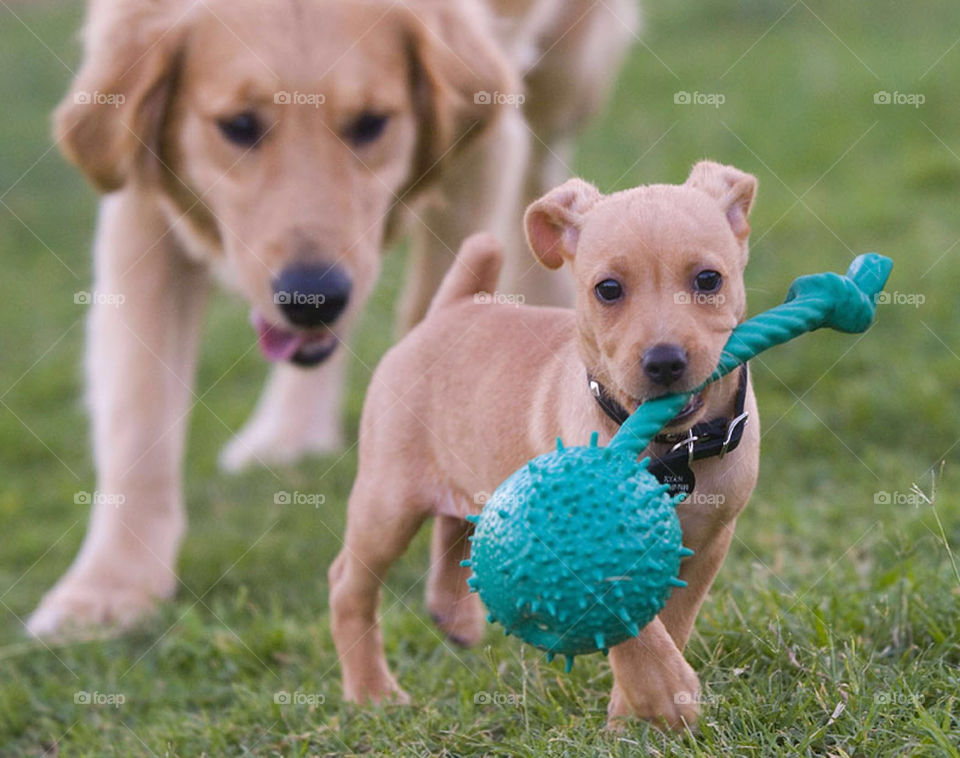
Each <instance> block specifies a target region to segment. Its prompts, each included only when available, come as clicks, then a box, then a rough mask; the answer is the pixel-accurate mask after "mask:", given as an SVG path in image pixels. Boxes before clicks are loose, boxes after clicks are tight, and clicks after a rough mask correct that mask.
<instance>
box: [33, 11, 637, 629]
mask: <svg viewBox="0 0 960 758" xmlns="http://www.w3.org/2000/svg"><path fill="white" fill-rule="evenodd" d="M634 16H635V9H634V7H633V0H608V2H605V3H596V2H594V1H593V0H518V1H516V2H513V1H511V2H507V1H506V0H499V1H497V2H494V1H492V0H491V2H487V3H483V2H479V0H477V1H475V0H408V1H407V2H399V1H397V0H394V1H391V0H283V1H282V2H279V1H278V2H262V1H260V0H92V1H91V4H90V7H89V10H88V17H87V22H86V26H85V32H84V48H85V57H84V61H83V65H82V68H81V70H80V72H79V74H78V75H77V77H76V80H75V81H74V83H73V87H72V89H71V91H70V93H69V94H68V95H67V97H66V99H65V100H64V102H63V103H62V104H61V105H60V107H59V109H58V110H57V112H56V116H55V132H56V137H57V140H58V142H59V144H60V146H61V148H62V149H63V151H64V152H65V154H66V155H67V156H68V157H69V158H70V159H71V160H72V161H73V162H74V163H76V164H77V165H78V166H79V167H80V168H81V169H82V170H83V172H84V173H85V174H86V176H87V177H88V178H89V179H90V181H91V182H92V183H93V184H94V185H95V186H96V187H97V189H98V190H100V191H101V192H102V193H103V199H102V202H101V207H100V217H99V223H98V228H97V233H96V239H95V243H94V260H95V264H94V269H95V282H94V290H95V292H96V294H97V296H98V297H94V298H93V305H92V308H91V312H90V316H89V333H88V347H87V360H86V366H87V385H88V399H89V406H90V409H91V415H92V419H93V441H94V454H95V459H96V468H97V487H96V489H97V492H98V494H101V493H108V494H109V493H122V494H123V496H124V503H123V505H122V506H120V507H116V505H115V501H116V498H109V497H105V498H96V499H95V500H94V503H93V510H92V515H91V521H90V525H89V529H88V533H87V537H86V540H85V541H84V543H83V546H82V548H81V551H80V554H79V555H78V557H77V558H76V560H75V561H74V563H73V564H72V566H71V567H70V569H69V570H68V572H67V573H66V575H65V576H64V577H63V578H62V579H61V580H60V582H59V583H58V584H57V585H56V586H55V587H54V588H53V589H52V590H51V591H50V592H49V593H48V594H47V595H46V596H45V598H44V599H43V602H42V603H41V605H40V607H39V608H38V609H37V611H36V612H35V613H34V614H33V616H32V617H31V619H30V621H29V624H28V628H29V630H30V631H31V632H32V633H34V634H38V635H44V634H52V633H55V632H57V631H59V630H61V629H64V628H66V627H76V626H90V625H101V624H120V625H124V624H128V623H130V622H132V621H133V620H135V619H137V618H138V617H140V616H141V615H142V614H143V613H144V612H145V611H146V610H148V609H149V608H150V607H151V606H152V604H153V603H154V601H155V600H156V599H157V598H163V597H166V596H169V595H170V594H171V593H172V592H173V591H174V589H175V587H176V583H177V579H176V573H175V568H174V567H175V564H176V558H177V551H178V547H179V543H180V541H181V538H182V536H183V533H184V527H185V522H186V518H185V513H184V506H183V497H182V486H181V478H182V458H183V451H184V433H185V428H186V420H187V417H188V415H189V411H190V409H191V407H192V406H193V405H194V404H195V403H196V402H199V400H197V399H196V398H195V396H194V393H193V389H192V386H193V373H194V367H195V363H196V354H197V350H198V336H199V331H200V325H201V320H202V316H203V311H204V298H205V293H206V291H207V289H208V284H209V281H210V280H211V278H216V279H218V280H219V281H221V282H222V283H224V284H225V285H226V286H227V287H229V288H230V289H231V290H233V291H235V292H236V293H238V294H239V295H240V296H241V297H242V298H243V299H244V300H245V301H246V302H247V303H248V304H249V306H250V308H251V320H252V323H253V326H254V328H255V330H256V337H257V343H258V345H259V347H260V349H261V351H262V352H263V353H264V355H265V356H266V357H267V358H268V359H270V360H273V361H274V362H275V363H276V365H275V367H274V369H273V375H272V377H271V379H270V381H269V384H268V387H267V389H266V391H265V393H264V395H263V397H262V398H261V400H260V402H259V404H258V407H257V409H256V411H255V412H254V415H253V417H252V419H251V420H250V421H249V423H248V424H247V425H246V426H245V427H244V429H243V430H242V431H241V432H240V433H239V434H237V435H236V437H235V438H234V439H233V440H232V441H231V443H230V444H229V445H228V446H227V447H226V449H225V451H224V453H223V456H222V464H223V466H224V467H225V468H227V469H231V470H236V469H239V468H242V467H243V466H245V465H247V464H249V463H251V462H255V461H259V462H267V463H286V462H290V461H293V460H295V459H296V458H297V457H299V456H301V455H303V454H304V453H317V452H329V451H332V450H335V449H337V448H338V447H340V446H341V428H340V396H341V384H342V382H343V373H344V363H345V361H344V358H345V353H346V350H347V346H346V343H347V341H348V339H349V334H350V329H351V326H352V325H353V324H354V323H355V322H356V316H357V314H358V312H359V311H360V310H361V308H362V307H363V304H364V302H365V301H366V299H367V297H368V296H369V294H370V292H371V290H372V288H373V286H374V284H375V282H376V281H377V276H378V273H379V270H380V262H381V256H382V253H383V250H384V248H385V246H386V245H387V244H388V242H389V240H390V239H391V238H392V237H393V236H394V235H395V234H396V233H397V232H398V231H402V230H405V231H407V232H409V234H410V235H411V237H412V242H413V244H412V250H411V253H410V267H409V280H408V283H407V287H406V291H405V294H404V296H403V299H402V304H401V315H400V318H399V322H400V323H401V324H402V325H407V326H409V325H411V324H413V323H415V322H416V321H417V320H418V319H419V318H420V317H421V316H422V315H423V313H424V312H425V310H426V308H427V305H428V303H429V300H430V297H431V296H432V294H433V292H434V290H435V289H436V286H437V285H438V283H439V281H440V279H441V278H442V276H443V274H444V272H445V271H446V269H447V267H448V266H449V264H450V262H451V260H452V259H453V251H455V250H456V249H457V247H458V246H459V244H460V242H461V241H462V240H463V238H464V237H465V236H466V235H467V234H468V233H470V232H472V231H474V230H477V229H484V228H486V229H490V230H491V231H493V232H495V233H497V234H498V235H499V236H500V237H501V238H502V239H507V240H513V242H512V243H510V244H511V249H512V250H515V251H517V253H518V254H517V255H515V256H510V257H509V259H508V262H507V282H508V284H507V285H506V286H508V287H509V288H511V289H514V290H517V291H523V292H525V293H526V294H527V296H528V297H530V298H531V299H532V300H541V301H542V300H547V301H549V300H553V301H559V300H562V299H563V298H564V292H563V291H562V288H559V289H558V285H557V284H556V282H554V281H551V279H550V278H549V277H543V276H541V275H540V274H539V273H537V272H534V271H532V270H531V269H532V268H534V267H531V266H528V265H527V263H526V262H525V260H524V256H521V255H520V254H519V251H520V249H521V247H522V245H521V242H520V239H519V234H520V230H521V224H520V218H519V212H520V209H522V208H523V205H524V203H525V200H526V199H527V198H529V197H534V196H536V195H538V194H539V193H540V192H541V191H542V189H543V187H544V186H549V185H552V184H553V183H554V182H555V181H556V180H557V179H558V178H560V177H562V176H563V175H564V173H565V168H564V164H565V162H566V161H567V160H568V158H569V155H570V141H571V138H572V136H573V135H574V134H575V133H576V130H577V129H578V127H579V126H580V125H581V124H582V123H583V121H584V119H585V118H586V117H587V116H588V115H589V114H590V113H591V112H593V111H594V110H595V109H596V108H597V106H598V103H599V102H600V98H601V97H602V95H603V93H604V92H605V90H606V89H607V86H606V85H607V83H608V82H609V81H610V80H611V78H612V76H613V74H614V72H615V70H616V68H617V66H618V64H619V62H620V60H621V58H622V57H623V54H624V52H625V50H626V49H627V47H628V45H629V42H630V41H631V40H632V35H633V26H634V21H635V19H634ZM534 135H536V136H534ZM116 293H122V294H123V295H124V297H125V301H124V304H123V305H122V306H121V307H119V308H113V307H111V306H109V305H105V304H102V303H104V302H105V300H104V299H102V298H100V297H99V295H101V294H116Z"/></svg>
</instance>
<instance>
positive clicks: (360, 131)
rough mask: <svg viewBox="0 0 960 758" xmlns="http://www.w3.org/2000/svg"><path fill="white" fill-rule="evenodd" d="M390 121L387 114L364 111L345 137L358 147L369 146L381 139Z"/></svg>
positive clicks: (350, 126)
mask: <svg viewBox="0 0 960 758" xmlns="http://www.w3.org/2000/svg"><path fill="white" fill-rule="evenodd" d="M389 120H390V117H389V116H387V115H386V114H383V113H373V112H371V111H364V112H363V113H361V114H360V115H359V116H357V117H356V118H355V119H354V120H353V122H352V123H351V124H350V125H349V126H348V127H347V131H346V135H345V136H346V138H347V140H349V141H350V143H351V144H353V145H355V146H356V147H363V146H364V145H369V144H370V143H371V142H376V141H377V140H378V139H380V136H381V135H382V134H383V130H384V129H386V127H387V121H389Z"/></svg>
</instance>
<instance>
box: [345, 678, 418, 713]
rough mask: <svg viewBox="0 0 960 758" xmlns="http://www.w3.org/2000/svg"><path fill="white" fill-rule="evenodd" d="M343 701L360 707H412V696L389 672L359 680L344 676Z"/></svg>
mask: <svg viewBox="0 0 960 758" xmlns="http://www.w3.org/2000/svg"><path fill="white" fill-rule="evenodd" d="M343 699H344V700H345V701H346V702H348V703H357V704H359V705H371V704H372V705H378V704H384V705H410V696H409V695H408V694H407V693H406V692H404V691H403V690H402V689H401V688H400V685H399V684H397V680H396V679H394V678H393V675H392V674H390V673H389V672H380V673H378V674H376V675H374V676H369V677H359V678H354V677H350V676H348V675H346V674H344V679H343Z"/></svg>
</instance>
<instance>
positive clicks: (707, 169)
mask: <svg viewBox="0 0 960 758" xmlns="http://www.w3.org/2000/svg"><path fill="white" fill-rule="evenodd" d="M686 184H687V185H688V186H690V187H696V188H697V189H699V190H702V191H704V192H706V193H707V194H708V195H710V196H712V197H714V198H716V199H717V201H718V202H719V203H720V209H721V210H722V211H723V212H724V213H725V214H726V215H727V221H729V222H730V228H731V229H732V230H733V234H734V236H735V237H736V238H737V239H738V240H739V241H740V243H741V244H743V243H745V242H746V241H747V237H749V236H750V224H749V222H748V221H747V218H748V217H749V216H750V209H751V208H752V207H753V198H754V197H755V196H756V194H757V177H755V176H752V175H751V174H747V173H744V172H743V171H741V170H740V169H737V168H734V167H733V166H724V165H722V164H720V163H714V162H713V161H700V162H699V163H698V164H697V165H696V166H694V167H693V170H692V171H691V172H690V176H689V177H688V178H687V181H686Z"/></svg>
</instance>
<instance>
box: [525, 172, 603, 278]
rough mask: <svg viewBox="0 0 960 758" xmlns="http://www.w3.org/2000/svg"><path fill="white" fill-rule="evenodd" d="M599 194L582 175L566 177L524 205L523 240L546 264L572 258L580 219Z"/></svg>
mask: <svg viewBox="0 0 960 758" xmlns="http://www.w3.org/2000/svg"><path fill="white" fill-rule="evenodd" d="M602 197H603V195H601V194H600V190H598V189H597V188H596V187H594V186H593V185H592V184H590V183H589V182H585V181H583V179H569V180H567V181H566V182H564V183H563V184H561V185H560V186H559V187H556V188H554V189H552V190H550V191H549V192H548V193H547V194H546V195H544V196H543V197H541V198H540V199H539V200H536V201H534V202H533V203H531V204H530V207H528V208H527V212H526V213H525V214H524V216H523V227H524V229H525V231H526V233H527V244H529V245H530V249H531V250H532V251H533V254H534V255H535V256H536V258H537V260H538V261H540V263H542V264H543V265H544V266H546V267H547V268H560V266H562V265H563V262H564V260H569V259H571V258H573V256H574V254H575V253H576V251H577V241H578V240H579V238H580V229H581V227H582V225H583V219H584V217H585V216H586V215H587V213H589V212H590V209H591V208H593V206H594V205H596V204H597V202H598V201H599V200H600V199H601V198H602Z"/></svg>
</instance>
